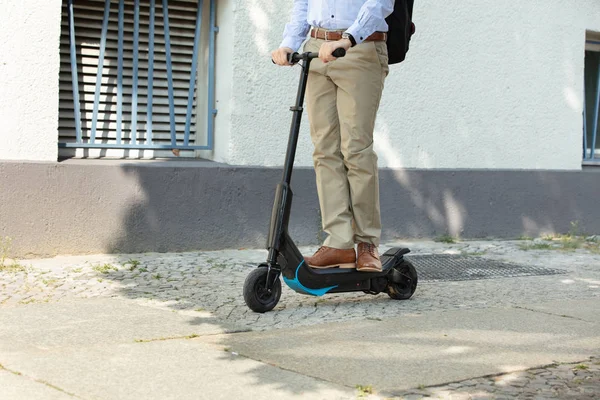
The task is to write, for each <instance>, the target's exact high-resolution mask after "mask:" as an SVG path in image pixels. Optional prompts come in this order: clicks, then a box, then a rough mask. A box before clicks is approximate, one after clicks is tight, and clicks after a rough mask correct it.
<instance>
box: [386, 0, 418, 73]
mask: <svg viewBox="0 0 600 400" xmlns="http://www.w3.org/2000/svg"><path fill="white" fill-rule="evenodd" d="M414 3H415V1H414V0H396V1H395V2H394V11H392V13H391V14H390V15H389V16H388V17H387V18H386V19H385V22H387V24H388V37H387V49H388V64H397V63H401V62H402V61H404V59H405V58H406V53H407V52H408V45H409V43H410V38H411V36H412V35H413V34H414V33H415V24H413V22H412V14H413V5H414Z"/></svg>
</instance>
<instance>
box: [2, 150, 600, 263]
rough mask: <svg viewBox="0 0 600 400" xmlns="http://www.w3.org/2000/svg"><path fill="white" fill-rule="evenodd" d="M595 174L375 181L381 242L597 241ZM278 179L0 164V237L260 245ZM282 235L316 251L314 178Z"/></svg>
mask: <svg viewBox="0 0 600 400" xmlns="http://www.w3.org/2000/svg"><path fill="white" fill-rule="evenodd" d="M598 172H600V171H599V170H598V169H593V170H583V171H492V170H452V171H450V170H389V169H383V170H381V172H380V182H381V212H382V218H383V226H384V232H383V240H384V241H385V240H392V239H396V238H422V237H429V238H434V237H436V236H440V235H444V234H450V235H453V236H459V237H461V238H492V237H493V238H516V237H518V236H520V235H529V236H537V235H540V234H545V233H560V232H567V231H568V230H569V229H570V228H571V222H573V221H579V227H580V229H581V230H582V231H586V232H590V233H592V232H594V233H598V232H600V201H599V199H600V174H599V173H598ZM280 177H281V171H280V169H268V168H251V167H235V166H227V165H220V164H216V163H212V162H202V161H190V162H184V161H181V162H173V161H168V162H167V161H165V162H161V161H148V162H116V161H103V160H98V161H94V160H70V161H66V162H61V163H31V162H0V235H1V236H3V237H4V236H9V237H11V238H12V242H13V251H12V254H13V256H18V257H27V256H30V257H31V256H48V255H56V254H85V253H105V252H108V253H135V252H150V251H155V252H167V251H191V250H210V249H224V248H240V247H256V248H262V247H264V244H265V238H266V234H267V229H268V224H269V217H270V212H271V206H272V202H273V193H274V188H275V186H276V184H277V183H278V181H279V179H280ZM292 187H293V190H294V206H293V211H292V217H291V222H290V225H291V226H290V232H291V234H292V236H293V237H294V239H295V240H296V241H297V242H298V243H299V244H301V245H304V244H318V243H320V242H321V241H322V240H323V239H324V234H323V233H322V232H321V229H320V224H321V222H320V216H319V210H318V200H317V194H316V188H315V183H314V172H313V171H312V169H309V168H299V169H297V170H295V172H294V176H293V181H292Z"/></svg>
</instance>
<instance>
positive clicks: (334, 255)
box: [304, 246, 356, 268]
mask: <svg viewBox="0 0 600 400" xmlns="http://www.w3.org/2000/svg"><path fill="white" fill-rule="evenodd" d="M304 260H305V261H306V263H307V264H308V266H309V267H311V268H336V267H339V268H356V252H355V251H354V249H348V250H340V249H334V248H332V247H327V246H322V247H321V248H320V249H319V250H317V252H316V253H315V254H314V255H313V256H312V257H304Z"/></svg>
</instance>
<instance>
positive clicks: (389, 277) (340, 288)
mask: <svg viewBox="0 0 600 400" xmlns="http://www.w3.org/2000/svg"><path fill="white" fill-rule="evenodd" d="M345 54H346V52H345V50H344V49H337V50H335V51H334V52H333V56H334V57H336V58H339V57H343V56H345ZM317 57H318V53H303V54H299V53H293V54H290V56H289V60H290V63H292V64H298V63H300V62H301V64H300V65H301V67H302V72H301V75H300V83H299V85H298V93H297V96H296V104H295V105H294V106H293V107H291V108H290V110H291V111H292V112H293V118H292V126H291V129H290V137H289V141H288V147H287V153H286V157H285V163H284V170H283V179H282V181H281V183H280V184H279V185H277V190H276V192H275V201H274V204H273V211H272V213H271V222H270V228H269V236H268V239H267V250H268V251H269V254H268V257H267V262H266V263H263V264H260V265H259V266H258V267H257V268H255V269H254V270H252V272H250V274H248V276H247V277H246V281H245V283H244V300H245V302H246V305H247V306H248V307H249V308H250V309H251V310H252V311H255V312H258V313H264V312H267V311H271V310H272V309H273V308H274V307H275V306H276V305H277V303H278V302H279V299H280V297H281V281H280V279H279V277H280V276H282V277H283V281H284V282H285V283H286V284H287V285H288V286H289V287H290V288H291V289H293V290H294V291H296V292H298V293H301V294H306V295H312V296H323V295H325V294H327V293H342V292H357V291H363V292H365V293H367V294H372V295H375V294H379V293H382V292H385V293H387V294H388V295H389V297H391V298H392V299H395V300H407V299H409V298H410V297H411V296H412V295H413V293H414V292H415V290H416V288H417V281H418V277H417V271H416V270H415V267H414V266H413V265H412V264H411V263H410V262H409V261H408V260H406V259H404V255H405V254H407V253H409V252H410V250H409V249H406V248H393V249H390V250H388V251H387V252H385V254H383V255H381V263H382V271H381V272H359V271H357V270H356V269H355V268H339V267H338V268H335V267H334V268H328V269H313V268H311V267H310V266H308V265H307V263H306V262H305V261H304V257H303V256H302V254H300V251H299V250H298V248H297V247H296V245H295V244H294V241H293V240H292V238H291V237H290V235H289V234H288V223H289V219H290V212H291V207H292V190H291V187H290V182H291V178H292V169H293V166H294V158H295V155H296V145H297V143H298V135H299V132H300V120H301V118H302V112H303V107H302V106H303V103H304V94H305V92H306V83H307V80H308V72H309V68H310V62H311V60H313V59H315V58H317Z"/></svg>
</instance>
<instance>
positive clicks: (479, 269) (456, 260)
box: [404, 254, 565, 282]
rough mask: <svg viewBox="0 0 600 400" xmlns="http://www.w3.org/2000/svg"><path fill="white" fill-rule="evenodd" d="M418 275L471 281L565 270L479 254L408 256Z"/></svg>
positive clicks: (427, 278) (423, 278)
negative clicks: (485, 256) (496, 258)
mask: <svg viewBox="0 0 600 400" xmlns="http://www.w3.org/2000/svg"><path fill="white" fill-rule="evenodd" d="M404 257H405V258H406V259H407V260H409V261H410V262H412V263H413V264H414V266H415V268H416V269H417V273H418V274H419V281H423V282H444V281H471V280H478V279H493V278H514V277H519V276H540V275H559V274H564V273H565V271H562V270H557V269H550V268H543V267H533V266H528V265H520V264H513V263H509V262H504V261H496V260H490V259H487V258H483V257H476V256H462V255H454V254H439V255H438V254H432V255H406V256H404Z"/></svg>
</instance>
